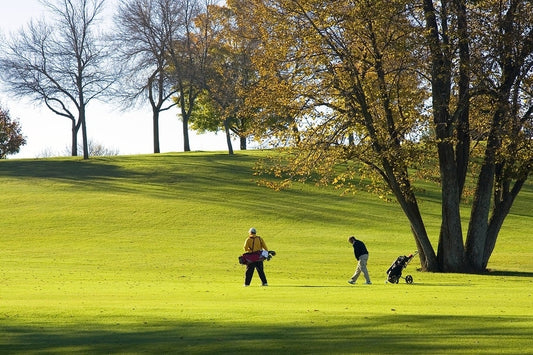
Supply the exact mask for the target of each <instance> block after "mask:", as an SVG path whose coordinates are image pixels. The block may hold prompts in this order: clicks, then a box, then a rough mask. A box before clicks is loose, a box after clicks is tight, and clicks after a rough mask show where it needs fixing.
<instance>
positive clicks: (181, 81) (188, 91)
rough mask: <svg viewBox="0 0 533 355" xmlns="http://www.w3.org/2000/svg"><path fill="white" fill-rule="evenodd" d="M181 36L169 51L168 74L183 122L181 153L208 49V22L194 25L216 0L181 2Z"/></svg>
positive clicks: (201, 86)
mask: <svg viewBox="0 0 533 355" xmlns="http://www.w3.org/2000/svg"><path fill="white" fill-rule="evenodd" d="M181 2H182V4H183V12H182V15H181V16H182V21H183V27H182V33H181V36H180V37H179V38H177V39H176V40H174V41H173V42H172V45H171V46H170V48H169V56H170V60H171V71H172V75H173V80H174V85H175V88H176V90H177V95H176V96H177V97H176V98H175V100H176V102H177V103H178V105H179V107H180V114H181V119H182V122H183V150H184V151H186V152H187V151H190V150H191V148H190V142H189V133H188V130H189V120H190V119H191V117H192V115H193V111H194V106H195V103H196V99H197V98H198V95H200V93H201V92H202V90H203V89H204V87H205V83H204V81H205V80H204V76H205V71H206V64H207V52H208V48H209V45H210V33H209V31H208V28H207V25H208V23H209V21H204V22H198V23H199V24H200V26H199V25H198V24H197V22H196V21H197V19H198V17H199V16H200V15H202V16H203V17H206V18H209V16H210V15H209V6H210V5H211V4H213V3H215V2H216V0H205V2H204V3H201V1H200V0H181Z"/></svg>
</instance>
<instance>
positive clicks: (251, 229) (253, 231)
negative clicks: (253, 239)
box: [248, 228, 256, 234]
mask: <svg viewBox="0 0 533 355" xmlns="http://www.w3.org/2000/svg"><path fill="white" fill-rule="evenodd" d="M248 233H250V234H255V233H256V232H255V228H250V230H249V231H248Z"/></svg>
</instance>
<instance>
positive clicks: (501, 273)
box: [486, 270, 533, 277]
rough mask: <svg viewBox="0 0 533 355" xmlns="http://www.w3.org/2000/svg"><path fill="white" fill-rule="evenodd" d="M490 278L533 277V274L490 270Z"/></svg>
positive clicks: (488, 273)
mask: <svg viewBox="0 0 533 355" xmlns="http://www.w3.org/2000/svg"><path fill="white" fill-rule="evenodd" d="M486 275H488V276H509V277H533V272H530V271H505V270H489V271H488V272H487V274H486Z"/></svg>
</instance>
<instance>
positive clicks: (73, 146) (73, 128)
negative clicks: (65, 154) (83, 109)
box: [71, 118, 78, 157]
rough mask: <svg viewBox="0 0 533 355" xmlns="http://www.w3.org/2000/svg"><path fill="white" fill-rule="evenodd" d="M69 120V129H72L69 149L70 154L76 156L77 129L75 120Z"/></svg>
mask: <svg viewBox="0 0 533 355" xmlns="http://www.w3.org/2000/svg"><path fill="white" fill-rule="evenodd" d="M71 122H72V127H71V130H72V137H71V138H72V139H71V141H72V146H71V151H72V156H73V157H76V156H78V129H77V126H76V120H74V119H73V118H71Z"/></svg>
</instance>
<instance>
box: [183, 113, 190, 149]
mask: <svg viewBox="0 0 533 355" xmlns="http://www.w3.org/2000/svg"><path fill="white" fill-rule="evenodd" d="M182 127H183V151H184V152H190V151H191V145H190V143H189V119H188V118H186V117H183V125H182Z"/></svg>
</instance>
